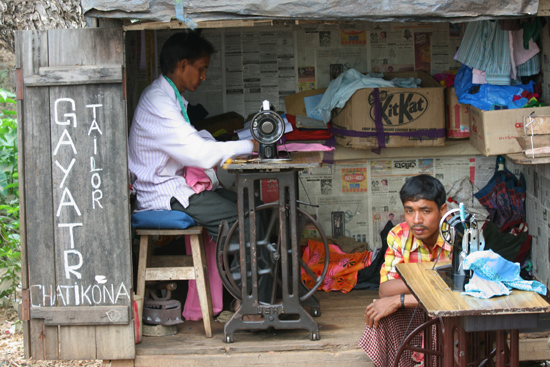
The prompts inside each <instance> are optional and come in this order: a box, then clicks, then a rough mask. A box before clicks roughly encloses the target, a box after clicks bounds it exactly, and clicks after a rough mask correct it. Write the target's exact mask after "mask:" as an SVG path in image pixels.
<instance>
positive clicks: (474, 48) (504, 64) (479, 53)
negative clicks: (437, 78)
mask: <svg viewBox="0 0 550 367" xmlns="http://www.w3.org/2000/svg"><path fill="white" fill-rule="evenodd" d="M524 40H525V36H524V30H523V29H519V30H513V31H509V30H504V29H502V28H501V26H500V23H498V22H494V21H488V20H486V21H479V22H471V23H469V24H468V26H467V27H466V31H465V33H464V38H463V39H462V42H461V44H460V47H459V49H458V51H457V53H456V55H455V60H457V61H459V62H461V63H462V64H464V65H467V66H469V67H471V68H473V69H474V73H473V77H474V79H473V80H472V82H473V83H474V84H485V83H488V84H493V85H510V84H513V83H512V81H514V80H516V79H517V78H518V77H521V76H531V75H536V74H538V73H539V72H540V57H539V53H540V49H539V48H538V46H537V44H536V43H535V42H534V41H533V39H529V40H528V41H527V47H524Z"/></svg>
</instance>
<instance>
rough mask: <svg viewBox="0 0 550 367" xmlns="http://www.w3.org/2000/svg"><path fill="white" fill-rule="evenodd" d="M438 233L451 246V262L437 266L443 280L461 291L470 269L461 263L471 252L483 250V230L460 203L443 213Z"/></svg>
mask: <svg viewBox="0 0 550 367" xmlns="http://www.w3.org/2000/svg"><path fill="white" fill-rule="evenodd" d="M439 234H440V235H441V237H442V238H443V240H445V242H447V243H448V244H449V245H451V246H452V247H453V251H452V255H451V256H452V262H451V266H450V268H449V267H448V266H447V267H445V266H440V267H437V268H436V269H437V272H438V273H439V275H441V277H442V278H443V280H445V282H446V283H447V285H449V287H451V288H452V289H453V290H455V291H463V290H464V286H465V285H466V283H468V281H469V280H470V275H471V274H470V271H469V270H464V267H463V263H464V259H465V258H466V256H468V255H469V254H470V253H471V252H475V251H479V250H483V246H484V240H483V232H482V231H480V230H478V227H477V221H476V217H475V215H473V214H470V213H468V212H466V211H465V210H464V205H463V204H462V203H461V204H460V207H459V208H458V209H453V210H450V211H448V212H447V213H445V215H443V218H441V221H440V222H439Z"/></svg>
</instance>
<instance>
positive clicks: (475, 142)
mask: <svg viewBox="0 0 550 367" xmlns="http://www.w3.org/2000/svg"><path fill="white" fill-rule="evenodd" d="M531 114H533V116H537V115H538V116H544V115H550V107H533V108H518V109H514V110H499V111H483V110H480V109H479V108H476V107H473V106H470V144H472V146H473V147H474V148H476V149H477V150H479V151H480V152H481V153H482V154H485V155H497V154H510V153H521V151H522V149H521V146H520V145H519V143H518V142H517V139H516V138H517V137H521V136H524V135H525V133H524V131H523V120H524V116H529V115H531Z"/></svg>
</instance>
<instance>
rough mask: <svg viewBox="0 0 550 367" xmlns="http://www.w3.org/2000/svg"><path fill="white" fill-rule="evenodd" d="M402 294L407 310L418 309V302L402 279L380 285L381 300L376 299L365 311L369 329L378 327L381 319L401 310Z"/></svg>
mask: <svg viewBox="0 0 550 367" xmlns="http://www.w3.org/2000/svg"><path fill="white" fill-rule="evenodd" d="M401 294H404V295H405V296H404V299H403V304H404V306H405V308H413V307H416V305H417V304H418V301H417V300H416V298H415V297H414V296H413V295H412V294H411V291H410V290H409V288H407V286H406V285H405V282H403V281H402V280H401V279H392V280H388V281H386V282H384V283H382V284H380V289H379V295H380V299H375V300H373V302H372V303H371V304H370V305H368V306H367V309H366V310H365V322H366V323H367V325H368V326H369V327H373V326H374V327H378V322H379V321H380V319H381V318H383V317H386V316H388V315H391V314H392V313H394V312H396V311H397V310H399V309H400V308H401Z"/></svg>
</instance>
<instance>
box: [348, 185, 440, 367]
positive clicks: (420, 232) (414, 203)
mask: <svg viewBox="0 0 550 367" xmlns="http://www.w3.org/2000/svg"><path fill="white" fill-rule="evenodd" d="M399 196H400V198H401V202H402V203H403V207H404V210H405V222H404V223H400V224H398V225H397V226H395V227H394V228H393V229H392V230H391V231H390V233H389V234H388V250H387V251H386V255H385V261H384V264H383V265H382V268H381V269H380V288H379V295H380V299H375V300H374V301H373V302H372V303H371V304H369V305H368V306H367V309H366V310H365V321H366V328H365V332H364V333H363V336H362V337H361V339H360V340H359V346H361V348H363V350H364V351H365V352H366V353H367V355H368V356H369V357H370V358H371V359H372V361H373V362H374V364H375V365H376V366H377V367H390V366H393V363H394V359H395V356H396V353H397V351H398V349H399V347H400V346H401V344H402V342H403V340H404V338H405V337H406V335H407V334H408V333H410V332H411V331H412V330H414V329H415V328H416V327H417V326H418V325H420V324H421V323H422V322H423V315H422V312H421V311H419V310H417V309H416V308H417V306H418V302H417V300H416V298H415V297H414V296H413V295H412V294H411V292H410V290H409V289H408V288H407V286H406V285H405V283H404V282H403V280H401V278H400V276H399V274H397V270H396V265H397V264H399V263H418V262H427V261H435V259H437V258H439V260H448V259H449V257H450V253H451V246H450V245H448V244H447V243H445V241H444V240H443V239H442V238H441V236H439V222H440V220H441V218H442V217H443V215H444V214H445V212H446V211H447V204H446V194H445V188H444V186H443V185H442V184H441V182H440V181H439V180H437V179H436V178H433V177H432V176H429V175H419V176H414V177H411V178H409V179H407V181H406V182H405V184H404V185H403V187H402V188H401V191H400V192H399ZM417 339H420V340H417V342H418V344H419V345H420V344H421V343H422V340H421V338H417ZM413 342H414V341H413ZM421 360H422V357H421V356H418V355H416V354H413V353H412V352H410V351H406V352H404V353H403V356H402V357H401V360H400V363H399V366H400V367H401V366H403V367H408V366H411V367H412V366H415V365H418V363H419V362H421Z"/></svg>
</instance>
